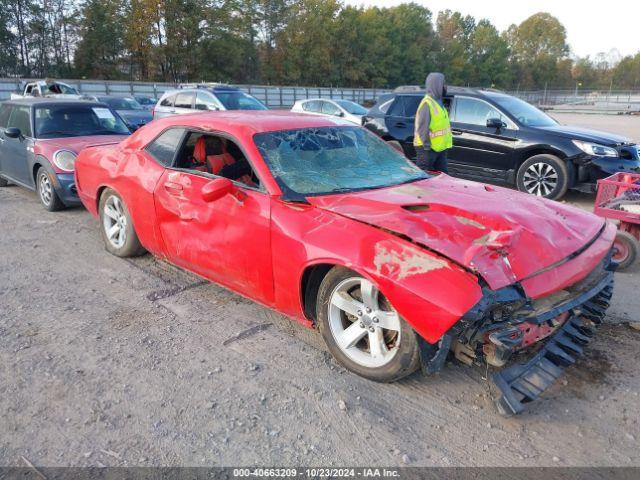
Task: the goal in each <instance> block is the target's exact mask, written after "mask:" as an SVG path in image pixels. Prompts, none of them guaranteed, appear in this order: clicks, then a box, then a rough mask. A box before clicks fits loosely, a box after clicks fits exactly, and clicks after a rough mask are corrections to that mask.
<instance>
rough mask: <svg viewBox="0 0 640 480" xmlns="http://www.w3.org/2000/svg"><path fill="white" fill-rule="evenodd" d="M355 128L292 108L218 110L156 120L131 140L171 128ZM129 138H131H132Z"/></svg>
mask: <svg viewBox="0 0 640 480" xmlns="http://www.w3.org/2000/svg"><path fill="white" fill-rule="evenodd" d="M343 126H345V127H354V126H355V125H354V124H353V123H351V122H348V121H346V120H343V119H341V118H337V117H336V118H332V117H324V116H320V115H308V114H305V113H295V112H290V111H288V110H218V111H215V112H198V113H191V114H187V115H172V116H170V117H165V118H160V119H156V120H154V121H153V122H151V123H149V124H147V125H146V126H145V128H144V129H140V130H139V131H138V132H136V133H135V134H134V135H132V136H131V137H130V141H131V143H138V142H141V143H142V144H144V145H146V144H147V143H148V142H149V141H151V140H152V139H153V138H155V137H156V136H157V135H159V134H160V133H161V132H162V131H164V130H166V129H167V128H171V127H186V128H191V129H196V130H205V131H219V132H226V133H229V134H231V135H237V136H240V135H248V136H252V135H255V134H257V133H265V132H274V131H281V130H299V129H303V128H322V127H343ZM128 141H129V140H128Z"/></svg>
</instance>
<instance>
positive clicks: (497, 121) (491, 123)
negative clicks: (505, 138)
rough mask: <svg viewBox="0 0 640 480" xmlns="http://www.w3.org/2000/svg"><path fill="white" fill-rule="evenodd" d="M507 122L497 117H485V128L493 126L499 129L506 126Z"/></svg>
mask: <svg viewBox="0 0 640 480" xmlns="http://www.w3.org/2000/svg"><path fill="white" fill-rule="evenodd" d="M506 126H507V124H506V123H504V122H503V121H502V120H500V119H499V118H489V119H487V128H495V129H496V130H500V129H501V128H504V127H506Z"/></svg>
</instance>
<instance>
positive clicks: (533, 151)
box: [516, 145, 568, 170]
mask: <svg viewBox="0 0 640 480" xmlns="http://www.w3.org/2000/svg"><path fill="white" fill-rule="evenodd" d="M536 155H553V156H554V157H558V158H559V159H560V160H564V161H566V160H567V158H568V155H566V154H565V153H564V152H563V151H562V150H559V149H557V148H554V147H551V146H548V145H538V146H534V147H531V148H529V149H527V150H525V151H524V152H522V153H521V154H520V156H519V157H518V163H517V165H516V170H518V169H519V168H520V167H521V166H522V164H523V163H524V162H526V161H527V160H529V159H530V158H531V157H535V156H536Z"/></svg>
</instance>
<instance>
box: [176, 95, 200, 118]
mask: <svg viewBox="0 0 640 480" xmlns="http://www.w3.org/2000/svg"><path fill="white" fill-rule="evenodd" d="M195 100H196V95H195V93H194V92H180V93H178V94H177V95H176V100H175V103H174V108H173V110H174V112H175V113H177V114H178V115H180V114H184V113H193V110H194V103H195Z"/></svg>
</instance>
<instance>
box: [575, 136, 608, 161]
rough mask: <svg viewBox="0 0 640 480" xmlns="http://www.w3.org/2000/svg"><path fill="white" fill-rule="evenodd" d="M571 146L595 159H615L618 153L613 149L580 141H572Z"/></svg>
mask: <svg viewBox="0 0 640 480" xmlns="http://www.w3.org/2000/svg"><path fill="white" fill-rule="evenodd" d="M572 142H573V144H574V145H575V146H576V147H578V148H579V149H580V150H582V151H583V152H584V153H588V154H589V155H595V156H597V157H617V156H618V152H617V151H616V149H615V148H611V147H605V146H604V145H600V144H597V143H590V142H583V141H582V140H572Z"/></svg>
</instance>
